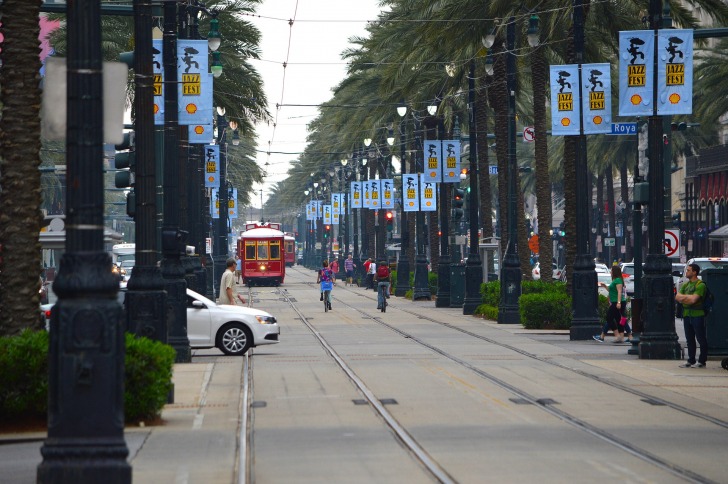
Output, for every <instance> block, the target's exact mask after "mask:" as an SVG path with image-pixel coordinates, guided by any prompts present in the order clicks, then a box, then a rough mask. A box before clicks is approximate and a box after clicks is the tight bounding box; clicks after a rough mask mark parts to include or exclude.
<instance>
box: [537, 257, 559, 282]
mask: <svg viewBox="0 0 728 484" xmlns="http://www.w3.org/2000/svg"><path fill="white" fill-rule="evenodd" d="M551 268H552V271H553V272H552V273H551V277H552V278H553V280H554V281H560V280H562V279H563V277H564V274H565V269H566V268H565V267H562V268H560V269H559V266H557V265H556V263H555V262H554V263H552V264H551ZM531 277H532V278H533V280H534V281H538V280H539V279H541V262H536V264H534V266H533V269H531Z"/></svg>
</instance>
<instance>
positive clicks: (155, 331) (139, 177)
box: [125, 0, 168, 343]
mask: <svg viewBox="0 0 728 484" xmlns="http://www.w3.org/2000/svg"><path fill="white" fill-rule="evenodd" d="M134 12H135V15H134V38H135V44H134V51H135V53H134V112H135V119H134V129H135V135H136V156H137V164H136V182H135V186H134V191H135V192H136V237H135V244H136V245H135V250H134V253H135V255H134V257H135V260H136V265H135V266H134V270H133V271H132V273H131V278H130V279H129V284H128V286H127V292H126V301H125V305H126V329H127V331H129V332H131V333H134V334H136V335H138V336H144V337H147V338H150V339H153V340H156V341H160V342H162V343H167V340H168V335H167V320H166V312H167V310H166V306H167V293H166V292H165V291H164V279H162V271H161V270H160V268H159V267H157V258H158V256H159V247H158V244H157V229H158V227H157V220H156V212H157V203H156V186H157V177H156V170H155V152H154V113H153V112H152V110H150V109H148V107H149V106H150V105H152V104H153V98H154V83H153V74H154V73H153V70H152V7H151V4H150V3H149V2H145V1H142V0H136V1H135V2H134Z"/></svg>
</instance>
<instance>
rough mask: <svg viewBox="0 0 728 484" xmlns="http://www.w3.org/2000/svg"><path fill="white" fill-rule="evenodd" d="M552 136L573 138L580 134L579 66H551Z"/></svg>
mask: <svg viewBox="0 0 728 484" xmlns="http://www.w3.org/2000/svg"><path fill="white" fill-rule="evenodd" d="M550 86H551V134H552V135H554V136H573V135H578V134H581V133H580V129H581V126H580V123H579V102H580V101H579V92H580V89H579V65H578V64H565V65H555V66H550Z"/></svg>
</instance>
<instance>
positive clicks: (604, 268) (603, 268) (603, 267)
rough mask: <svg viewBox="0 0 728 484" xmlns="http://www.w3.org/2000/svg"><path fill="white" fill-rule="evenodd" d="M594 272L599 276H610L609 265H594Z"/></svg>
mask: <svg viewBox="0 0 728 484" xmlns="http://www.w3.org/2000/svg"><path fill="white" fill-rule="evenodd" d="M594 270H595V271H596V272H597V274H603V273H605V272H606V273H607V274H609V267H607V264H602V263H601V262H596V263H595V264H594Z"/></svg>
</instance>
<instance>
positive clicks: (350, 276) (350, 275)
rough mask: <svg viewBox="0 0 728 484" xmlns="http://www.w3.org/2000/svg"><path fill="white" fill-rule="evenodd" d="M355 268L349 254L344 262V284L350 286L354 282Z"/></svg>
mask: <svg viewBox="0 0 728 484" xmlns="http://www.w3.org/2000/svg"><path fill="white" fill-rule="evenodd" d="M355 267H356V264H354V259H353V258H352V255H351V254H349V257H347V258H346V259H345V260H344V270H345V271H346V284H347V285H351V284H352V283H353V282H354V268H355Z"/></svg>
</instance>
